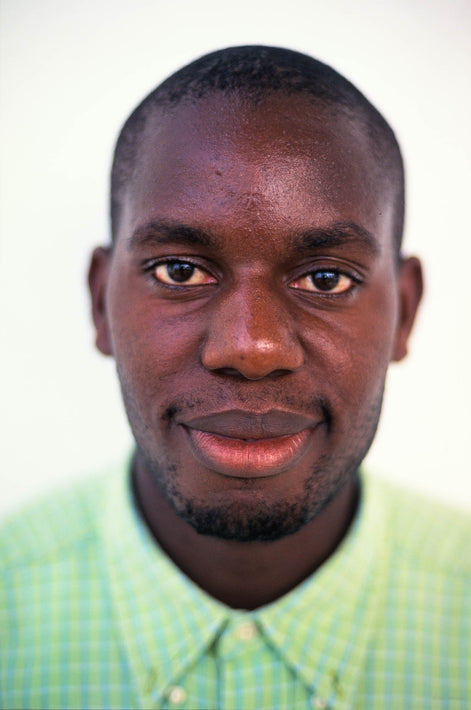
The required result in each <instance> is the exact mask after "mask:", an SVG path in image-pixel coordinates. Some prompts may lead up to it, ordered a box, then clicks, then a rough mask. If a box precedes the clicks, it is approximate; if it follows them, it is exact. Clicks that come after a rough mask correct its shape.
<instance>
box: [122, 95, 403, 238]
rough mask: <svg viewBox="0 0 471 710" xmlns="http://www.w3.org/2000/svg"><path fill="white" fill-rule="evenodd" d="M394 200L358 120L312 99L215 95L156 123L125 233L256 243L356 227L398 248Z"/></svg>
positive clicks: (132, 187)
mask: <svg viewBox="0 0 471 710" xmlns="http://www.w3.org/2000/svg"><path fill="white" fill-rule="evenodd" d="M390 192H391V191H390V190H388V189H387V186H386V185H385V180H384V179H383V176H382V175H381V171H380V169H379V166H378V164H377V161H376V159H375V157H374V154H373V151H372V149H371V145H370V142H369V139H368V136H367V134H366V131H365V130H364V128H363V126H362V125H361V124H360V122H359V121H358V120H353V119H351V118H349V117H348V116H347V115H346V114H345V113H342V112H338V111H337V112H334V111H333V110H330V109H327V108H326V107H322V106H319V105H315V104H314V103H313V102H312V101H311V100H309V99H308V98H306V97H304V96H298V95H296V96H294V97H286V96H283V95H274V96H270V97H267V98H265V99H263V100H262V101H259V102H258V103H256V104H254V103H253V102H252V103H251V102H249V101H247V99H244V98H242V97H238V96H231V97H229V98H228V97H224V96H222V95H214V96H210V97H208V98H205V99H201V100H198V101H196V102H193V103H182V104H179V105H178V106H177V107H176V108H174V109H172V110H168V111H165V112H164V111H158V112H157V111H156V112H155V113H154V114H153V115H152V116H150V118H149V120H148V122H147V125H146V129H145V131H144V134H143V136H142V138H141V140H140V143H139V150H138V155H137V160H136V169H135V171H134V175H133V178H132V180H131V181H130V184H129V188H128V191H127V195H126V199H125V201H124V205H123V207H124V210H123V220H122V230H121V231H124V232H125V234H127V235H130V234H131V233H132V232H133V231H134V230H135V229H136V228H138V227H139V226H141V225H142V223H144V222H145V221H149V220H152V219H168V220H174V221H182V222H184V223H191V224H195V225H197V226H199V227H202V228H208V229H210V230H212V231H214V227H216V231H220V232H221V234H222V233H223V232H224V229H225V228H226V227H227V228H228V230H230V231H231V233H233V232H234V229H233V228H234V227H235V228H236V229H237V232H238V234H243V233H246V232H249V233H250V234H252V235H253V234H254V232H256V231H257V230H258V229H260V230H262V231H265V232H266V231H267V229H270V230H275V231H276V230H278V231H279V230H282V229H283V228H286V230H290V231H293V230H297V229H299V230H302V229H305V228H306V227H322V223H323V222H325V223H326V224H328V223H333V222H345V221H352V222H355V223H359V224H360V225H361V226H363V227H364V228H365V229H368V230H369V231H372V232H373V233H375V234H376V235H378V237H379V238H384V239H385V240H390V235H391V225H392V210H393V205H392V198H391V195H390Z"/></svg>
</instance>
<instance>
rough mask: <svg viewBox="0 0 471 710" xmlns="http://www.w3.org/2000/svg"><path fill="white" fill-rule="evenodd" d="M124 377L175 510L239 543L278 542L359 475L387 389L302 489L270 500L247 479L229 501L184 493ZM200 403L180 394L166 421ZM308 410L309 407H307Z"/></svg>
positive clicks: (149, 465) (130, 410) (148, 456)
mask: <svg viewBox="0 0 471 710" xmlns="http://www.w3.org/2000/svg"><path fill="white" fill-rule="evenodd" d="M120 379H121V389H122V393H123V398H124V401H125V405H126V411H127V415H128V419H129V422H130V424H131V428H132V430H133V433H134V437H135V440H136V442H137V453H138V456H139V458H140V459H141V461H142V462H143V463H144V465H145V467H146V469H147V471H148V472H149V473H150V475H151V477H152V479H153V480H154V482H155V483H156V484H157V485H158V487H159V488H160V490H161V491H162V493H163V494H164V496H165V498H166V499H167V501H168V502H169V503H170V505H171V507H172V508H173V510H174V511H175V512H176V513H177V515H178V516H179V517H180V518H181V519H182V520H184V521H185V522H186V523H188V524H189V525H190V526H191V527H192V528H194V530H196V532H197V533H199V534H200V535H209V536H212V537H216V538H219V539H223V540H233V541H237V542H257V541H258V542H273V541H276V540H279V539H281V538H283V537H286V536H287V535H291V534H293V533H295V532H297V531H298V530H300V529H301V528H302V527H304V526H305V525H306V524H308V523H309V522H311V521H312V520H313V519H314V518H315V517H316V516H318V515H319V513H321V512H322V510H324V508H325V507H326V506H327V505H328V504H329V503H330V501H331V500H332V499H333V498H334V497H335V496H336V495H337V494H338V493H339V492H340V490H341V489H342V488H343V487H344V486H345V485H346V484H347V483H349V482H352V481H353V480H354V479H355V477H357V475H358V469H359V466H360V464H361V462H362V461H363V459H364V457H365V455H366V453H367V452H368V450H369V448H370V446H371V442H372V441H373V438H374V436H375V433H376V429H377V425H378V421H379V415H380V412H381V406H382V399H383V390H384V382H383V386H382V387H381V388H380V390H379V391H377V392H376V394H375V396H374V397H373V398H372V400H370V402H369V406H368V407H366V408H365V410H364V411H363V412H362V413H361V415H358V416H357V417H356V418H355V421H354V422H353V424H351V426H350V429H349V432H348V435H347V436H344V437H342V438H343V439H345V443H344V444H343V445H337V446H334V447H332V450H331V451H329V453H326V454H325V455H323V456H321V457H320V458H319V459H318V460H317V462H316V464H315V466H314V467H313V469H312V470H311V472H310V474H308V475H307V477H306V480H305V482H304V485H303V490H302V492H301V493H299V491H298V493H297V495H296V496H295V495H292V496H291V497H285V498H283V499H281V500H277V501H274V500H270V501H267V500H266V498H265V496H264V495H263V494H261V492H260V490H259V489H257V481H256V480H253V479H250V478H247V479H238V481H237V487H238V489H239V490H242V492H243V493H244V495H243V496H242V498H243V502H241V500H240V496H239V497H238V496H231V495H229V496H228V498H231V500H230V501H229V502H226V501H224V499H222V500H221V499H220V500H218V501H217V502H213V503H208V501H207V500H205V499H203V498H200V497H197V496H193V497H189V496H187V495H185V494H184V492H183V491H182V488H181V486H180V484H179V466H178V464H176V463H175V462H174V461H170V460H169V458H168V457H167V454H166V452H163V451H159V452H158V455H156V454H155V448H156V447H155V443H154V442H153V441H152V439H151V438H149V434H150V432H151V430H150V428H149V427H148V426H146V425H145V424H144V423H143V419H142V417H141V416H140V412H139V408H138V407H137V405H136V402H135V401H134V399H133V397H132V396H130V392H129V389H128V388H127V387H125V386H124V381H123V378H120ZM272 399H273V397H272ZM195 402H196V400H194V399H192V398H181V399H180V403H179V404H177V405H176V406H174V407H171V408H170V407H169V408H167V409H166V410H165V412H164V413H163V415H162V420H164V421H165V420H167V421H168V422H169V424H171V422H172V420H173V418H174V416H175V412H176V411H180V410H181V406H182V405H183V406H185V408H189V407H193V406H195ZM198 404H199V402H198ZM312 406H316V407H320V406H322V407H325V403H324V402H322V403H321V402H320V401H316V403H315V405H314V404H313V405H312ZM304 411H308V408H307V407H305V408H304ZM357 414H358V413H357ZM326 417H327V420H328V429H329V430H330V431H329V432H328V434H327V435H328V436H332V435H333V434H334V432H333V431H332V430H333V429H335V418H334V417H332V414H331V413H330V412H327V413H326ZM234 498H236V499H237V498H239V499H238V500H234Z"/></svg>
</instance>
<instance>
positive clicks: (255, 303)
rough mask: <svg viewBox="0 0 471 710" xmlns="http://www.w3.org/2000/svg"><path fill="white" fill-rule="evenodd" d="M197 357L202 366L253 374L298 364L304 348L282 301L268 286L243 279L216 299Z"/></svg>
mask: <svg viewBox="0 0 471 710" xmlns="http://www.w3.org/2000/svg"><path fill="white" fill-rule="evenodd" d="M201 361H202V363H203V365H204V367H205V368H206V369H207V370H212V371H218V372H220V373H221V374H228V375H233V376H238V377H244V378H245V379H248V380H259V379H261V378H263V377H267V376H273V375H281V374H286V373H289V372H294V371H295V370H297V369H299V368H300V367H301V365H302V364H303V362H304V351H303V347H302V344H301V342H300V341H299V339H298V338H297V336H296V333H295V323H294V322H293V318H290V315H289V311H288V309H287V308H286V305H284V304H282V303H281V301H280V298H279V297H276V296H275V295H274V293H273V292H270V289H268V288H260V287H251V286H250V285H248V286H247V287H246V288H244V289H242V288H239V289H237V290H236V289H234V290H232V291H231V292H230V293H227V294H225V295H224V296H223V297H221V298H219V299H218V300H217V304H215V305H214V309H213V312H212V316H211V318H210V320H209V324H208V330H207V335H206V339H205V341H204V344H203V349H202V354H201Z"/></svg>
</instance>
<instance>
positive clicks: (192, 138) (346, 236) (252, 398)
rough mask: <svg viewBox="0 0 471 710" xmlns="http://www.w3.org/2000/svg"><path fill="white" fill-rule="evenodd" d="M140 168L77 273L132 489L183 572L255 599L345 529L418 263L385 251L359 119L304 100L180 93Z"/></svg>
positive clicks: (382, 203) (281, 589)
mask: <svg viewBox="0 0 471 710" xmlns="http://www.w3.org/2000/svg"><path fill="white" fill-rule="evenodd" d="M137 165H138V169H137V170H136V172H135V175H134V177H133V180H132V182H131V183H130V187H129V190H128V193H127V195H126V199H125V203H124V210H123V218H122V220H121V223H120V229H119V234H118V238H117V241H116V244H115V246H114V249H113V250H112V251H111V250H108V249H104V248H98V249H97V250H95V252H94V255H93V258H92V263H91V268H90V288H91V294H92V302H93V314H94V321H95V325H96V331H97V346H98V348H99V349H100V350H101V352H103V353H105V354H109V355H113V356H114V357H115V359H116V363H117V368H118V374H119V377H120V382H121V387H122V391H123V397H124V402H125V406H126V410H127V414H128V418H129V421H130V424H131V427H132V430H133V433H134V437H135V439H136V443H137V453H136V456H135V460H134V467H133V480H134V487H135V493H136V499H137V501H138V504H139V506H140V509H141V512H142V514H143V517H144V518H145V520H146V522H147V524H148V527H149V529H150V531H151V532H152V534H153V535H154V537H155V538H156V540H157V541H158V542H159V543H160V545H161V546H162V547H163V548H164V549H165V550H166V551H167V553H168V554H169V555H170V557H171V558H172V559H173V560H174V561H175V562H176V564H177V565H179V567H180V568H181V569H182V570H183V571H184V572H185V573H186V574H187V575H188V576H189V577H191V578H192V579H193V580H194V581H195V582H196V583H197V584H199V585H200V586H201V587H202V588H203V589H205V590H206V591H208V592H209V593H210V594H212V595H213V596H214V597H216V598H218V599H220V600H221V601H223V602H225V603H226V604H228V605H230V606H233V607H237V608H247V609H250V608H255V607H258V606H260V605H262V604H266V603H268V602H270V601H272V600H274V599H276V598H278V597H279V596H280V595H282V594H284V593H286V592H287V591H288V590H289V589H291V588H292V587H294V586H295V585H296V584H298V583H299V582H300V581H302V580H303V579H304V578H305V577H307V576H308V575H309V574H311V573H312V572H313V571H314V570H315V569H317V568H318V567H319V565H321V564H322V562H323V561H325V559H327V557H328V556H329V555H331V554H332V552H333V551H334V550H335V549H336V547H337V546H338V544H339V542H340V541H341V540H342V538H343V537H344V535H345V533H346V531H347V529H348V527H349V525H350V523H351V520H352V517H353V516H354V513H355V509H356V505H357V501H358V495H359V487H358V477H357V469H358V466H359V464H360V463H361V461H362V459H363V457H364V455H365V454H366V452H367V450H368V448H369V446H370V444H371V441H372V439H373V437H374V433H375V430H376V426H377V421H378V417H379V414H380V409H381V401H382V395H383V388H384V382H385V377H386V372H387V368H388V365H389V363H390V361H391V360H400V359H401V358H403V357H404V355H405V354H406V348H407V340H408V336H409V333H410V330H411V328H412V324H413V320H414V316H415V313H416V310H417V306H418V303H419V301H420V296H421V291H422V280H421V271H420V264H419V262H418V261H417V259H415V258H410V259H402V258H401V259H398V258H397V254H396V252H395V248H394V246H393V234H392V223H393V207H394V203H393V190H392V188H391V186H390V185H389V182H388V180H387V179H386V177H385V176H384V175H383V174H382V173H381V170H380V168H379V166H378V165H377V164H376V163H375V160H374V158H373V156H372V151H371V149H370V146H369V144H368V139H367V137H366V136H365V134H364V132H363V130H362V128H361V126H360V125H359V124H358V123H357V122H355V121H352V120H347V118H345V117H344V116H342V115H337V116H335V115H333V114H332V113H330V112H328V111H327V110H326V109H323V108H319V107H316V108H314V107H313V105H312V103H309V102H308V100H307V99H306V98H304V97H302V96H295V97H289V98H287V97H285V96H280V95H274V96H271V97H269V98H267V99H265V100H264V101H263V102H261V103H259V104H257V106H253V105H250V104H249V103H248V102H247V101H244V99H241V98H238V97H235V96H232V97H224V96H222V95H215V96H212V97H209V98H205V99H201V100H199V101H197V102H196V103H193V104H190V103H182V104H180V105H179V106H177V107H176V109H173V110H172V111H171V112H168V113H166V114H165V115H158V116H157V115H156V116H155V117H154V118H153V119H151V120H150V121H149V124H148V126H147V128H146V132H145V135H144V137H143V140H142V145H141V151H140V155H139V157H138V163H137ZM346 225H348V228H347V227H346ZM169 260H173V262H172V265H171V266H170V267H169V265H168V261H169ZM176 261H178V264H177V265H176V264H175V262H176ZM185 270H186V271H185ZM182 273H183V276H182V275H181V274H182ZM185 274H186V275H185ZM312 274H315V278H314V279H313V277H312ZM172 275H173V276H175V275H176V276H177V278H180V279H182V278H184V279H186V281H180V282H178V281H177V282H175V281H172ZM234 412H235V414H234ZM280 412H281V413H280ZM221 422H222V424H221ZM202 431H203V433H201V432H202ZM227 452H229V454H227ZM226 454H227V455H226Z"/></svg>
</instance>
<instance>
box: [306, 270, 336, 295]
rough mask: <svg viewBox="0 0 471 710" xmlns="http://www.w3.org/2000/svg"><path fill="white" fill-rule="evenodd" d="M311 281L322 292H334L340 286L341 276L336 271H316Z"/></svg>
mask: <svg viewBox="0 0 471 710" xmlns="http://www.w3.org/2000/svg"><path fill="white" fill-rule="evenodd" d="M311 279H312V283H313V284H314V286H315V287H316V288H318V289H319V290H320V291H332V290H333V289H334V288H335V287H336V286H338V283H339V279H340V275H339V274H337V273H336V272H335V271H315V272H314V273H313V274H311Z"/></svg>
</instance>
